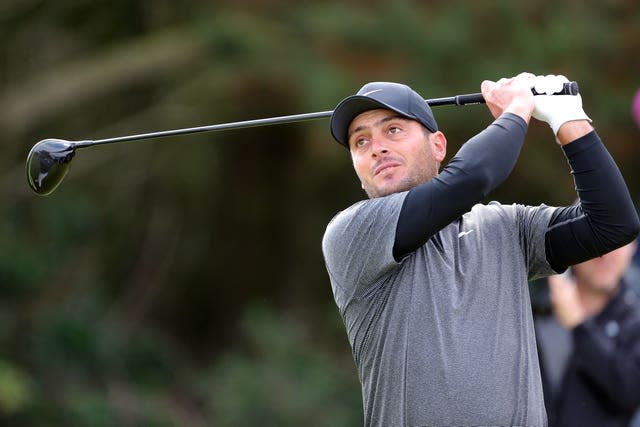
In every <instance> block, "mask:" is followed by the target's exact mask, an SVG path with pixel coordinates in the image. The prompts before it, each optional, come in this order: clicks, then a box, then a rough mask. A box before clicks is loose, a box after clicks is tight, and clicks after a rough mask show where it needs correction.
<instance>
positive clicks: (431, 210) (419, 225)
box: [393, 113, 527, 261]
mask: <svg viewBox="0 0 640 427" xmlns="http://www.w3.org/2000/svg"><path fill="white" fill-rule="evenodd" d="M526 132H527V124H526V122H525V121H524V120H523V119H522V118H521V117H519V116H517V115H515V114H511V113H504V114H502V115H501V116H500V117H499V118H497V119H496V120H495V121H494V122H493V123H492V124H491V125H489V127H487V128H486V129H485V130H483V131H482V132H480V133H479V134H478V135H476V136H474V137H473V138H471V139H470V140H469V141H467V142H466V143H465V144H464V145H463V146H462V147H461V148H460V150H459V151H458V152H457V153H456V155H455V156H454V157H453V158H452V159H451V161H450V162H449V163H448V164H447V166H446V167H445V168H444V169H443V170H442V171H441V172H440V173H439V174H438V175H437V176H435V177H434V178H433V179H431V180H430V181H428V182H426V183H424V184H420V185H418V186H416V187H414V188H412V189H411V190H410V191H409V193H408V194H407V196H406V198H405V200H404V203H403V206H402V209H401V211H400V216H399V218H398V225H397V228H396V237H395V242H394V247H393V256H394V258H395V259H396V261H399V260H401V259H402V258H403V257H405V256H406V255H408V254H410V253H411V252H413V251H415V250H416V249H417V248H419V247H420V246H422V245H423V244H424V243H425V242H426V241H427V240H429V238H430V237H431V236H433V235H434V234H435V233H437V232H438V231H439V230H440V229H442V228H444V227H445V226H447V225H448V224H449V223H450V222H451V221H453V220H455V219H456V218H458V217H459V216H461V215H462V214H464V213H465V212H468V211H469V209H471V207H472V206H473V205H474V204H476V203H478V202H479V201H481V200H482V199H483V198H484V197H485V196H486V195H487V194H489V192H490V191H491V190H493V189H494V188H495V187H497V186H498V185H499V184H500V183H501V182H502V181H504V180H505V179H506V178H507V176H508V175H509V174H510V173H511V170H512V169H513V167H514V166H515V164H516V161H517V159H518V155H519V154H520V149H521V147H522V144H523V142H524V138H525V135H526Z"/></svg>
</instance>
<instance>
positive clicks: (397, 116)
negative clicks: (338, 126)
mask: <svg viewBox="0 0 640 427" xmlns="http://www.w3.org/2000/svg"><path fill="white" fill-rule="evenodd" d="M394 119H402V120H409V119H407V118H406V117H404V116H401V115H400V114H394V115H391V116H387V117H383V118H382V119H380V120H378V121H377V122H375V123H374V124H373V126H371V127H376V126H380V125H382V124H384V123H386V122H390V121H391V120H394ZM369 127H370V126H365V125H360V126H358V127H357V128H355V129H353V130H352V131H350V132H348V133H347V140H349V139H351V136H352V135H353V134H354V133H357V132H360V131H363V130H365V129H368V128H369Z"/></svg>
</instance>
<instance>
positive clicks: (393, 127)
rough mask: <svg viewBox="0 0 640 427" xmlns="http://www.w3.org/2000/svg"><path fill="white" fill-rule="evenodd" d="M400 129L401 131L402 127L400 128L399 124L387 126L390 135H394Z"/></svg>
mask: <svg viewBox="0 0 640 427" xmlns="http://www.w3.org/2000/svg"><path fill="white" fill-rule="evenodd" d="M400 131H402V129H401V128H400V127H399V126H395V125H392V126H389V130H388V132H389V133H390V134H391V135H394V134H396V133H399V132H400Z"/></svg>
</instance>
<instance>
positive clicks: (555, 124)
mask: <svg viewBox="0 0 640 427" xmlns="http://www.w3.org/2000/svg"><path fill="white" fill-rule="evenodd" d="M567 82H569V80H568V79H567V78H566V77H565V76H560V75H558V76H554V75H548V76H536V77H535V78H534V81H533V88H534V89H535V91H536V92H538V93H545V94H546V95H536V96H535V97H534V103H535V109H534V110H533V117H534V118H536V119H538V120H540V121H543V122H546V123H548V124H549V126H551V130H553V134H554V135H558V131H559V129H560V126H562V125H563V124H565V123H566V122H570V121H574V120H587V121H588V122H591V119H590V118H589V117H588V116H587V115H586V114H585V112H584V110H583V109H582V97H581V96H580V95H579V94H578V95H553V94H554V93H556V92H560V91H561V90H562V86H563V84H564V83H567ZM589 126H590V125H589Z"/></svg>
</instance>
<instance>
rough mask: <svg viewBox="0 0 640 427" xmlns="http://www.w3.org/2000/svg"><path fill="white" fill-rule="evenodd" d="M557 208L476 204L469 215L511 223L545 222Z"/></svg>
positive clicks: (492, 203) (495, 203)
mask: <svg viewBox="0 0 640 427" xmlns="http://www.w3.org/2000/svg"><path fill="white" fill-rule="evenodd" d="M556 209H557V208H555V207H552V206H547V205H545V204H541V205H538V206H527V205H523V204H518V203H512V204H502V203H500V202H496V201H492V202H489V203H488V204H477V205H474V206H473V207H472V208H471V211H470V214H471V215H475V216H478V217H485V218H494V219H499V218H502V219H505V220H513V221H524V220H529V221H531V220H535V219H541V220H546V221H547V222H548V221H549V219H550V218H551V215H552V214H553V212H554V211H555V210H556Z"/></svg>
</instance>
